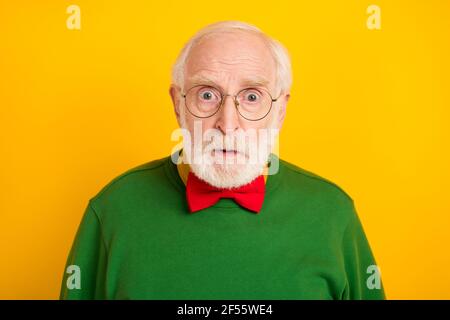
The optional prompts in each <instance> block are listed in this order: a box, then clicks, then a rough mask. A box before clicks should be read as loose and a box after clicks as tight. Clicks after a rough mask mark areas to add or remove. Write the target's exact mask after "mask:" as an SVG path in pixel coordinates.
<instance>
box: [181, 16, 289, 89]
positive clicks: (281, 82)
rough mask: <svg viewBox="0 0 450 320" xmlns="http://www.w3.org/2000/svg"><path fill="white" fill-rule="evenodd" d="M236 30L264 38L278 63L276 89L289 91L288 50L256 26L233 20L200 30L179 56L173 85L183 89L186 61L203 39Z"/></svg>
mask: <svg viewBox="0 0 450 320" xmlns="http://www.w3.org/2000/svg"><path fill="white" fill-rule="evenodd" d="M236 30H241V31H247V32H253V33H256V34H257V35H260V36H262V38H263V39H264V40H265V41H266V42H267V44H268V46H269V48H270V50H271V53H272V56H273V58H274V60H275V63H276V68H277V70H276V78H277V79H276V81H277V83H276V87H277V89H278V90H279V91H281V92H287V91H289V90H290V88H291V85H292V67H291V59H290V57H289V53H288V51H287V50H286V48H285V47H284V46H283V45H282V44H281V43H280V42H279V41H277V40H275V39H273V38H271V37H270V36H268V35H266V34H265V33H263V32H262V31H261V30H260V29H259V28H257V27H255V26H254V25H251V24H248V23H245V22H241V21H233V20H230V21H221V22H216V23H213V24H210V25H207V26H206V27H204V28H202V29H200V30H199V31H198V32H197V33H196V34H194V36H192V37H191V39H189V41H188V42H187V43H186V44H185V45H184V47H183V49H182V50H181V52H180V54H179V55H178V57H177V60H176V61H175V64H174V65H173V68H172V83H173V84H175V85H177V86H179V87H180V88H183V86H184V68H185V64H186V61H187V59H188V57H189V53H190V51H191V49H192V48H193V47H194V45H195V44H196V43H198V42H199V40H200V39H201V38H203V37H204V36H206V35H210V34H212V33H216V32H227V31H228V32H229V31H236Z"/></svg>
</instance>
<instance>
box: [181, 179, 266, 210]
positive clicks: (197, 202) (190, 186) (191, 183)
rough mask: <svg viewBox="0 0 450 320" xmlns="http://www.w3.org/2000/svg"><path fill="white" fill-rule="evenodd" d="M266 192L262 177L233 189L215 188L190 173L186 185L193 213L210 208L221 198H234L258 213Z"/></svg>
mask: <svg viewBox="0 0 450 320" xmlns="http://www.w3.org/2000/svg"><path fill="white" fill-rule="evenodd" d="M264 192H265V182H264V177H263V176H262V175H260V176H259V177H257V178H256V179H254V180H253V181H252V182H250V183H248V184H246V185H243V186H241V187H238V188H232V189H221V188H217V187H214V186H212V185H210V184H209V183H206V182H205V181H203V180H201V179H199V178H198V177H197V176H196V175H195V174H194V173H192V172H189V175H188V179H187V183H186V199H187V203H188V206H189V210H190V211H191V213H192V212H196V211H199V210H202V209H205V208H208V207H210V206H212V205H214V204H215V203H217V202H218V201H219V200H220V199H221V198H232V199H234V201H236V202H237V203H238V204H239V205H241V206H242V207H244V208H246V209H248V210H251V211H254V212H255V213H258V212H259V211H260V210H261V207H262V204H263V201H264Z"/></svg>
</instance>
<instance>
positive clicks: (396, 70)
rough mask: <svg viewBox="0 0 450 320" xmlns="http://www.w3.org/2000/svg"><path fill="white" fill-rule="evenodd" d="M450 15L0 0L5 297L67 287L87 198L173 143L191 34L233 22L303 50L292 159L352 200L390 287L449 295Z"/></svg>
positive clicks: (439, 4)
mask: <svg viewBox="0 0 450 320" xmlns="http://www.w3.org/2000/svg"><path fill="white" fill-rule="evenodd" d="M70 4H77V5H78V6H79V7H80V9H81V30H69V29H67V27H66V19H67V18H68V16H69V14H67V13H66V8H67V7H68V6H69V5H70ZM370 4H376V5H379V6H380V8H381V27H382V29H381V30H368V29H367V27H366V19H367V17H368V15H367V13H366V9H367V7H368V6H369V5H370ZM449 16H450V3H449V2H448V1H374V2H372V1H283V0H277V1H242V0H239V1H235V0H232V1H173V0H166V1H139V2H138V1H131V0H130V1H98V0H96V1H81V0H76V1H55V0H53V1H50V0H48V1H31V0H30V1H7V0H1V2H0V139H1V140H0V164H1V165H0V298H4V299H15V298H21V299H30V298H34V299H56V298H58V295H59V288H60V281H61V277H62V274H63V271H64V270H63V269H64V264H65V260H66V257H67V254H68V251H69V249H70V246H71V244H72V241H73V238H74V235H75V232H76V229H77V228H78V224H79V222H80V219H81V216H82V214H83V211H84V209H85V207H86V205H87V201H88V200H89V199H90V197H92V196H93V195H95V194H96V193H97V192H98V191H99V190H100V188H101V187H103V186H104V185H105V184H106V183H107V182H109V181H110V180H111V179H112V178H114V177H115V176H116V175H118V174H120V173H122V172H123V171H125V170H127V169H129V168H131V167H133V166H135V165H138V164H141V163H144V162H147V161H150V160H152V159H155V158H160V157H164V156H166V155H168V154H169V152H170V151H171V149H172V147H173V146H174V145H175V144H176V142H172V141H170V134H171V132H172V130H173V129H175V128H176V121H175V117H174V115H173V111H172V106H171V102H170V98H169V94H168V87H169V83H170V68H171V65H172V63H173V62H174V60H175V58H176V55H177V53H178V52H179V50H180V49H181V47H182V45H183V43H184V42H185V41H186V40H187V39H188V38H189V36H191V35H192V34H193V33H194V32H195V31H196V30H198V29H199V28H201V27H203V26H204V25H206V24H208V23H211V22H215V21H218V20H227V19H238V20H243V21H247V22H250V23H253V24H255V25H257V26H259V27H260V28H262V29H263V30H264V31H266V32H267V33H268V34H270V35H272V36H274V37H275V38H277V39H279V40H280V41H282V42H283V43H284V44H285V45H286V47H287V48H288V49H289V51H290V53H291V56H292V60H293V68H294V86H293V89H292V99H291V101H290V103H289V105H288V113H287V118H286V121H285V126H284V127H283V130H282V132H281V140H280V154H281V157H283V158H284V159H286V160H288V161H291V162H294V163H295V164H297V165H299V166H301V167H303V168H305V169H307V170H310V171H313V172H315V173H317V174H319V175H322V176H324V177H326V178H328V179H330V180H332V181H334V182H336V183H337V184H338V185H340V186H341V187H342V188H344V189H345V190H346V191H347V192H348V193H349V194H350V195H351V196H352V197H353V198H354V199H355V202H356V205H357V209H358V212H359V215H360V217H361V220H362V222H363V224H364V227H365V230H366V233H367V235H368V238H369V240H370V243H371V246H372V249H373V251H374V254H375V256H376V259H377V262H378V264H379V265H380V268H381V273H382V277H383V281H384V285H385V289H386V293H387V296H388V298H390V299H422V298H423V299H433V298H434V299H442V298H446V299H449V298H450V257H449V249H448V245H449V244H450V232H449V229H450V228H449V224H450V223H449V222H450V217H449V214H450V199H449V198H450V195H449V192H448V191H449V190H450V189H449V187H450V186H449V179H450V169H449V163H450V161H449V160H450V159H449V158H450V156H449V155H450V153H449V150H448V149H449V144H448V139H449V137H450V128H449V124H450V123H449V120H450V119H449V118H450V117H449V116H450V112H449V107H450V94H449V85H450V76H449V75H450V63H449V57H450V37H449V36H450V19H449Z"/></svg>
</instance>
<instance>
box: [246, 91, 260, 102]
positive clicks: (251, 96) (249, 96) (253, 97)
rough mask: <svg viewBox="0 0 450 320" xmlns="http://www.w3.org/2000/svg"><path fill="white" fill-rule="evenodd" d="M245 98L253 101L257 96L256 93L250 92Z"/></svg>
mask: <svg viewBox="0 0 450 320" xmlns="http://www.w3.org/2000/svg"><path fill="white" fill-rule="evenodd" d="M247 99H248V100H249V101H255V100H256V99H258V97H257V96H256V94H254V93H250V94H249V95H248V96H247Z"/></svg>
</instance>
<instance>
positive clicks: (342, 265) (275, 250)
mask: <svg viewBox="0 0 450 320" xmlns="http://www.w3.org/2000/svg"><path fill="white" fill-rule="evenodd" d="M291 82H292V79H291V66H290V60H289V56H288V54H287V52H286V50H285V49H284V47H283V46H282V45H281V44H280V43H279V42H277V41H276V40H274V39H272V38H270V37H269V36H267V35H265V34H264V33H262V32H261V31H260V30H259V29H258V28H256V27H254V26H251V25H249V24H246V23H242V22H238V21H225V22H219V23H216V24H212V25H209V26H207V27H206V28H204V29H202V30H201V31H199V32H198V33H197V34H196V35H194V36H193V37H192V38H191V40H190V41H189V42H188V43H187V44H186V45H185V46H184V48H183V50H182V51H181V53H180V55H179V56H178V59H177V61H176V63H175V65H174V67H173V79H172V85H171V87H170V96H171V98H172V101H173V105H174V111H175V114H176V117H177V120H178V123H179V125H180V127H181V129H182V132H183V133H182V134H183V136H184V139H183V145H182V148H179V149H177V150H176V151H175V152H173V153H172V154H171V156H168V157H166V158H163V159H159V160H155V161H151V162H149V163H146V164H143V165H140V166H138V167H136V168H133V169H130V170H129V171H127V172H125V173H123V174H122V175H120V176H119V177H117V178H115V179H114V180H112V181H111V182H110V183H109V184H108V185H107V186H105V187H104V188H103V189H102V190H101V191H100V192H99V193H98V194H97V195H95V197H93V198H92V199H91V200H90V201H89V204H88V206H87V208H86V212H85V214H84V217H83V220H82V222H81V224H80V227H79V230H78V232H77V235H76V238H75V241H74V244H73V246H72V250H71V252H70V255H69V257H68V260H67V266H66V269H65V272H64V277H63V281H62V288H61V298H62V299H384V297H385V296H384V291H383V286H382V284H381V280H380V278H379V271H378V267H377V266H376V263H375V260H374V258H373V255H372V253H371V249H370V247H369V244H368V241H367V239H366V237H365V234H364V231H363V228H362V226H361V223H360V221H359V219H358V216H357V213H356V211H355V207H354V204H353V200H352V199H351V198H350V197H349V196H348V195H347V194H346V193H345V192H344V191H343V190H342V189H340V188H339V187H338V186H337V185H335V184H334V183H332V182H330V181H328V180H325V179H324V178H321V177H319V176H317V175H315V174H313V173H311V172H307V171H305V170H303V169H301V168H299V167H297V166H295V165H293V164H290V163H288V162H286V161H284V160H281V159H279V158H278V157H277V156H276V155H275V154H274V153H272V151H273V147H274V145H275V142H276V138H277V137H278V135H277V134H276V133H277V132H278V130H279V129H280V128H281V126H282V124H283V121H284V118H285V114H286V105H287V103H288V100H289V96H290V86H291ZM273 132H275V134H273Z"/></svg>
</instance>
